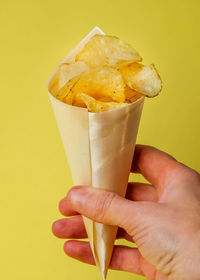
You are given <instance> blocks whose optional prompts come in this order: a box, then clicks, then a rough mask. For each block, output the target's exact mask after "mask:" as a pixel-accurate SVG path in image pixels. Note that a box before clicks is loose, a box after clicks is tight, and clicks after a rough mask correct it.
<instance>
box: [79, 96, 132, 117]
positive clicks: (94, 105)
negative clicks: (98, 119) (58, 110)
mask: <svg viewBox="0 0 200 280" xmlns="http://www.w3.org/2000/svg"><path fill="white" fill-rule="evenodd" d="M75 99H76V101H75V103H74V105H75V106H79V107H83V106H82V103H84V104H85V105H86V106H87V108H88V111H89V112H93V113H98V112H102V111H106V110H111V109H114V108H117V107H122V106H126V105H127V104H126V103H117V102H102V101H98V100H96V99H95V98H93V97H91V96H89V95H87V94H84V93H78V94H77V95H76V97H75Z"/></svg>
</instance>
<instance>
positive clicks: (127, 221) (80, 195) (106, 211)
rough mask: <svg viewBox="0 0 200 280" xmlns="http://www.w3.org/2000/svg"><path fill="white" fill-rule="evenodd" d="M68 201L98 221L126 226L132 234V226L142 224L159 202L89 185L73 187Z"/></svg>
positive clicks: (80, 211)
mask: <svg viewBox="0 0 200 280" xmlns="http://www.w3.org/2000/svg"><path fill="white" fill-rule="evenodd" d="M67 203H68V205H70V206H71V208H72V209H74V210H75V211H77V212H79V213H81V214H83V215H84V216H86V217H88V218H90V219H92V220H94V221H96V222H99V223H103V224H108V225H116V226H120V227H122V228H124V229H125V230H126V231H127V232H128V233H129V234H130V235H131V236H132V234H131V230H132V228H134V227H137V226H138V223H140V224H141V223H142V221H143V220H144V219H146V218H147V215H148V217H149V215H150V210H151V212H152V209H153V210H154V208H155V207H156V206H157V203H153V202H151V203H150V202H133V201H130V200H128V199H125V198H122V197H120V196H118V195H116V194H114V193H112V192H108V191H103V190H99V189H96V188H91V187H88V186H76V187H74V188H72V189H71V190H70V191H69V193H68V195H67ZM149 207H150V208H152V209H149ZM119 209H120V211H119Z"/></svg>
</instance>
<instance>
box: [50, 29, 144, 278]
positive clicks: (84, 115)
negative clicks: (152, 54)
mask: <svg viewBox="0 0 200 280" xmlns="http://www.w3.org/2000/svg"><path fill="white" fill-rule="evenodd" d="M95 34H103V32H102V31H101V30H100V29H99V28H98V27H95V28H94V29H93V30H92V31H91V32H90V33H89V34H88V35H87V36H86V37H85V38H84V39H83V40H82V41H81V42H80V43H79V44H78V45H77V46H76V47H75V48H74V49H73V50H72V51H71V52H70V53H69V54H68V55H67V56H66V57H65V58H64V60H63V61H62V62H61V63H63V62H73V61H74V59H75V56H76V54H77V53H78V52H79V51H80V49H81V48H82V47H83V46H84V44H85V43H86V42H87V41H88V40H89V39H90V38H91V37H92V36H93V35H95ZM57 70H58V68H56V69H55V71H54V73H53V74H52V76H51V78H50V81H49V84H48V89H49V96H50V100H51V103H52V106H53V110H54V113H55V117H56V120H57V124H58V128H59V131H60V135H61V138H62V141H63V144H64V149H65V152H66V155H67V159H68V163H69V166H70V169H71V173H72V178H73V181H74V184H75V185H90V186H92V187H95V188H100V189H104V190H108V191H112V192H115V193H117V194H119V195H120V196H125V193H126V188H127V183H128V177H129V172H130V168H131V163H132V158H133V153H134V148H135V142H136V136H137V131H138V126H139V122H140V116H141V113H142V107H143V103H144V97H141V98H140V99H138V100H137V101H136V102H134V103H132V104H128V105H127V106H123V107H119V108H116V109H114V110H110V111H105V112H100V113H90V112H88V110H87V109H85V108H79V107H75V106H70V105H68V104H65V103H63V102H61V101H59V100H57V99H56V98H55V97H53V95H52V94H51V90H52V89H53V87H54V86H55V84H56V73H57ZM83 219H84V223H85V227H86V230H87V234H88V238H89V241H90V245H91V248H92V252H93V255H94V259H95V262H96V265H97V267H98V268H99V270H100V273H101V275H102V277H103V278H104V279H106V274H107V270H108V266H109V263H110V259H111V256H112V251H113V246H114V241H115V238H116V233H117V227H115V226H108V225H103V224H100V223H96V222H93V221H92V220H90V219H88V218H86V217H83Z"/></svg>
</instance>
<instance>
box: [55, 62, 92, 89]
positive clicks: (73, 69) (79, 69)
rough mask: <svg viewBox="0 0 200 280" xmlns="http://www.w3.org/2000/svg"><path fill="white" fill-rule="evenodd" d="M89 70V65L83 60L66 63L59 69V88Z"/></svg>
mask: <svg viewBox="0 0 200 280" xmlns="http://www.w3.org/2000/svg"><path fill="white" fill-rule="evenodd" d="M88 70H89V66H88V65H87V64H85V63H84V62H82V61H78V62H75V63H70V64H69V63H64V64H62V65H61V66H60V70H59V88H62V87H63V86H64V85H65V84H66V83H67V82H68V81H69V80H71V79H72V78H74V77H76V76H79V75H80V74H81V73H83V72H86V71H88Z"/></svg>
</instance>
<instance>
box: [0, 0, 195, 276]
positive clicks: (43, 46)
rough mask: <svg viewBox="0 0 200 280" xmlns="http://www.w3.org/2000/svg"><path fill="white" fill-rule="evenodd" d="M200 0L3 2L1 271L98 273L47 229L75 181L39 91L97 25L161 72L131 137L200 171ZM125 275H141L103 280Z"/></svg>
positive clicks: (9, 273)
mask: <svg viewBox="0 0 200 280" xmlns="http://www.w3.org/2000/svg"><path fill="white" fill-rule="evenodd" d="M199 3H200V2H199V1H198V0H196V1H194V0H190V1H186V0H168V1H162V0H160V1H156V0H152V1H149V0H137V1H135V0H122V1H117V0H101V1H94V0H91V1H90V0H85V1H67V0H49V1H47V0H34V1H33V0H32V1H27V0H26V1H25V0H24V1H23V0H18V1H15V0H13V1H10V0H7V1H1V9H0V34H1V35H0V38H1V39H0V41H1V43H0V48H1V52H0V95H1V99H0V105H1V109H0V114H1V118H0V119H1V137H0V147H1V151H0V180H1V195H0V213H1V229H0V278H1V279H4V280H11V279H12V280H27V279H29V280H55V279H70V280H72V279H79V278H81V279H83V280H86V279H87V280H90V279H91V280H92V279H100V276H99V274H98V272H97V270H96V268H95V267H91V266H88V265H85V264H82V263H79V262H77V261H75V260H72V259H70V258H68V257H67V256H65V254H64V253H63V250H62V246H63V242H64V241H63V240H58V239H56V238H55V237H54V236H53V235H52V233H51V223H52V222H53V221H54V220H55V219H57V218H60V217H61V216H60V214H59V213H58V210H57V204H58V201H59V200H60V199H61V198H62V197H63V196H65V194H66V192H67V190H68V189H69V188H70V187H71V185H72V180H71V176H70V171H69V167H68V165H67V161H66V158H65V154H64V149H63V146H62V143H61V139H60V136H59V133H58V129H57V126H56V122H55V119H54V115H53V111H52V108H51V104H50V101H49V99H48V95H47V90H46V81H47V79H48V76H49V74H50V72H51V71H52V70H53V68H54V67H55V66H56V65H57V63H58V62H59V61H60V60H61V59H62V58H63V57H64V56H65V55H66V54H67V53H68V51H69V50H70V49H71V48H73V47H74V46H75V45H76V44H77V43H78V42H79V41H80V39H82V38H83V37H84V36H85V35H86V34H87V33H88V32H89V31H90V30H91V29H92V28H93V27H94V26H95V25H98V26H99V27H100V28H102V30H103V31H104V32H106V33H108V34H113V35H117V36H119V37H120V38H121V39H124V40H125V41H127V42H129V43H131V44H132V45H133V46H134V47H135V48H136V49H137V50H139V52H140V53H141V55H142V56H143V58H144V62H145V63H146V64H148V63H152V62H153V63H155V64H156V66H157V68H158V70H159V72H160V74H161V76H162V79H163V91H162V93H161V94H160V96H159V97H157V98H155V99H150V100H146V103H145V107H144V111H143V116H142V120H141V125H140V131H139V135H138V141H137V142H139V143H145V144H150V145H154V146H156V147H158V148H161V149H163V150H165V151H167V152H169V153H171V154H172V155H173V156H175V157H176V158H177V159H178V160H180V161H183V162H184V163H186V164H187V165H189V166H191V167H193V168H195V169H197V170H199V168H200V159H199V137H200V132H199V116H200V114H199V104H200V91H199V82H200V70H199V69H200V55H199V50H200V39H199V27H200V17H199V13H200V4H199ZM137 179H138V177H137ZM139 179H140V180H142V179H141V178H139ZM122 278H123V279H143V278H142V277H138V276H133V275H132V274H130V273H124V272H115V271H111V272H109V275H108V280H111V279H115V280H121V279H122Z"/></svg>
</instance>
